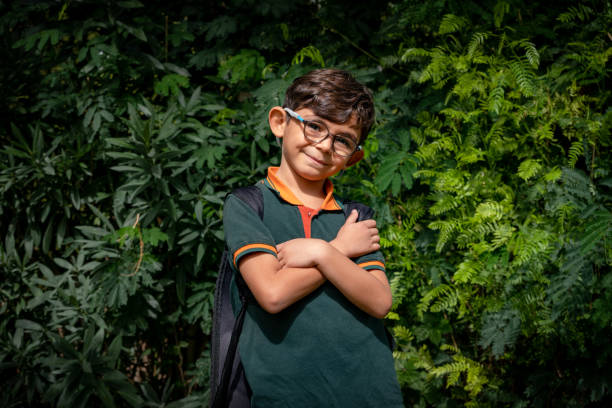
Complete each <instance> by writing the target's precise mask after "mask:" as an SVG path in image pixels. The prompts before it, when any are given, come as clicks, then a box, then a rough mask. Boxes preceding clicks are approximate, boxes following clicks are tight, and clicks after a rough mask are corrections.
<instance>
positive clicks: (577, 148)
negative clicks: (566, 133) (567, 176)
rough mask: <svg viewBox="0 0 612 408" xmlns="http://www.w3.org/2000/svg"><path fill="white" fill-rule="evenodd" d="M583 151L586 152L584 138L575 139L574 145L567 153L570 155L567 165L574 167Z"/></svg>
mask: <svg viewBox="0 0 612 408" xmlns="http://www.w3.org/2000/svg"><path fill="white" fill-rule="evenodd" d="M583 152H584V144H583V142H582V138H580V140H575V141H573V142H572V145H571V146H570V148H569V152H568V154H567V155H568V156H569V159H568V161H567V165H568V166H569V167H572V168H573V167H574V166H575V165H576V162H577V161H578V159H579V158H580V156H582V153H583Z"/></svg>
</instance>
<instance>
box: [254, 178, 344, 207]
mask: <svg viewBox="0 0 612 408" xmlns="http://www.w3.org/2000/svg"><path fill="white" fill-rule="evenodd" d="M277 172H278V167H269V168H268V177H267V178H266V184H267V185H268V187H270V188H271V189H273V190H274V191H276V192H277V193H278V194H279V196H280V197H281V198H282V199H283V200H285V201H286V202H288V203H289V204H292V205H304V204H303V203H302V202H301V201H300V200H299V199H298V198H297V197H296V196H295V194H293V192H292V191H291V190H290V189H289V187H287V186H286V185H285V184H284V183H283V182H282V181H281V180H280V179H279V178H278V177H277V175H276V173H277ZM323 188H324V189H325V200H323V205H322V206H321V209H322V210H329V211H335V210H342V207H340V205H339V204H338V202H337V201H336V199H335V198H334V185H333V183H332V182H331V181H330V180H329V179H326V180H325V184H324V185H323Z"/></svg>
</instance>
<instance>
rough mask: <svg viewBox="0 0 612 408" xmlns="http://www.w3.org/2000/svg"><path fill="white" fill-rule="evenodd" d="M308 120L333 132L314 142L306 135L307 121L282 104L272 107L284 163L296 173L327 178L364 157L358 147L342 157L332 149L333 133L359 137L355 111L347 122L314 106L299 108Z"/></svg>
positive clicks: (275, 129) (273, 128)
mask: <svg viewBox="0 0 612 408" xmlns="http://www.w3.org/2000/svg"><path fill="white" fill-rule="evenodd" d="M296 113H297V114H299V115H300V116H301V117H302V118H303V119H305V120H317V121H321V122H323V123H324V124H325V125H326V126H327V128H328V129H329V133H330V134H329V136H328V137H327V138H325V139H324V140H323V141H321V142H319V143H313V142H311V141H309V140H308V139H306V137H305V136H304V124H303V123H302V122H300V121H299V120H297V119H295V118H290V119H289V121H287V119H288V118H289V115H288V114H287V113H286V112H285V111H284V110H283V109H282V108H281V107H279V106H277V107H274V108H272V109H271V110H270V114H269V121H270V128H271V129H272V133H274V135H275V136H276V137H279V138H282V139H283V143H282V154H283V156H282V159H281V167H282V166H288V167H289V169H290V170H291V171H292V172H293V173H294V174H295V175H298V176H300V177H302V178H304V179H306V180H311V181H319V180H324V179H326V178H328V177H330V176H333V175H334V174H336V173H338V172H339V171H340V170H342V169H344V168H345V167H348V166H350V165H353V164H355V163H357V162H358V161H359V159H361V157H362V156H363V153H362V152H361V151H357V152H355V153H353V155H352V156H349V157H342V156H339V155H337V154H335V153H334V152H333V150H332V142H333V139H334V138H333V135H343V136H345V137H350V138H352V139H353V140H355V141H356V142H358V141H359V137H360V132H361V128H360V126H359V125H358V124H357V118H356V117H355V116H354V115H353V116H351V119H350V120H349V121H348V122H346V123H334V122H330V121H328V120H325V119H323V118H320V117H318V116H317V115H316V114H315V113H314V112H313V111H312V110H311V109H309V108H301V109H298V110H296Z"/></svg>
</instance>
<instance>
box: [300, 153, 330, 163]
mask: <svg viewBox="0 0 612 408" xmlns="http://www.w3.org/2000/svg"><path fill="white" fill-rule="evenodd" d="M304 154H305V155H306V156H308V158H309V159H311V160H312V161H314V162H315V163H317V164H318V165H320V166H327V163H326V162H324V161H322V160H319V159H317V158H315V157H313V156H311V155H309V154H308V153H304Z"/></svg>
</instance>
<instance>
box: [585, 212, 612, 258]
mask: <svg viewBox="0 0 612 408" xmlns="http://www.w3.org/2000/svg"><path fill="white" fill-rule="evenodd" d="M589 218H590V219H589V222H588V223H587V224H586V226H585V228H584V234H583V235H582V237H581V238H580V240H579V241H578V247H579V248H580V252H581V253H582V254H583V255H586V254H588V253H589V252H590V251H591V250H592V249H593V248H594V247H595V246H596V245H597V244H602V243H604V242H610V240H611V238H612V237H611V236H610V235H612V213H611V212H610V211H607V210H605V209H603V208H602V209H600V210H598V211H597V212H595V213H594V214H593V216H592V217H589Z"/></svg>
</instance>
